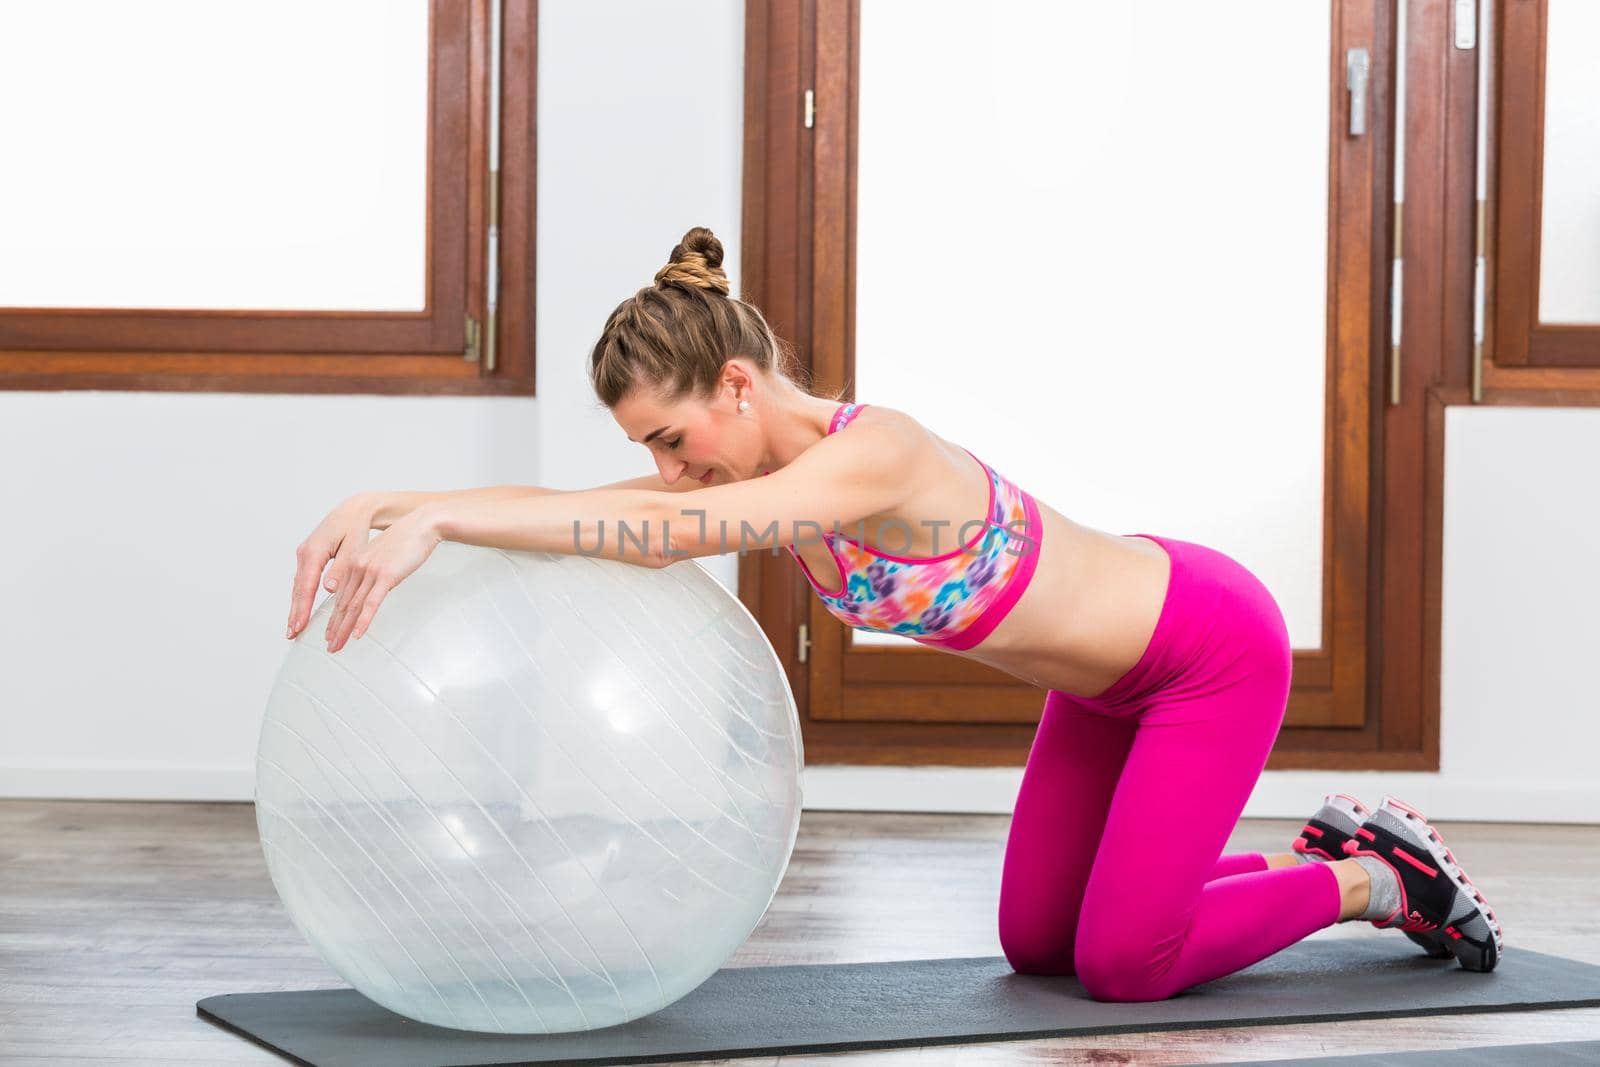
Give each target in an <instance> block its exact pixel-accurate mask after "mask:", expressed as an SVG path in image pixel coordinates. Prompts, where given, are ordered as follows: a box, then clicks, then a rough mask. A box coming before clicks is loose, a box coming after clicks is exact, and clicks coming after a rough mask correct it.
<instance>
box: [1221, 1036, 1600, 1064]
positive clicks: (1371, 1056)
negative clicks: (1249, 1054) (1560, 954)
mask: <svg viewBox="0 0 1600 1067" xmlns="http://www.w3.org/2000/svg"><path fill="white" fill-rule="evenodd" d="M1243 1062H1244V1061H1240V1062H1239V1063H1237V1064H1232V1065H1227V1067H1243ZM1436 1063H1448V1064H1451V1065H1452V1067H1456V1065H1459V1067H1546V1065H1547V1064H1548V1065H1552V1067H1565V1065H1566V1064H1569V1063H1570V1064H1578V1063H1600V1041H1553V1042H1551V1043H1550V1044H1547V1045H1484V1046H1480V1047H1478V1048H1442V1049H1429V1050H1426V1051H1421V1052H1369V1053H1367V1054H1366V1055H1363V1056H1318V1057H1316V1058H1315V1059H1294V1060H1253V1061H1251V1063H1250V1067H1288V1065H1290V1064H1293V1065H1294V1067H1307V1065H1310V1067H1318V1065H1326V1067H1429V1065H1430V1064H1436Z"/></svg>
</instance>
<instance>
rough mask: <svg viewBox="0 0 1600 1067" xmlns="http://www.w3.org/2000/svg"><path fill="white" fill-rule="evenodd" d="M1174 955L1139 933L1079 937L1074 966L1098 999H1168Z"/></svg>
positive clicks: (1171, 990) (1088, 989)
mask: <svg viewBox="0 0 1600 1067" xmlns="http://www.w3.org/2000/svg"><path fill="white" fill-rule="evenodd" d="M1172 964H1173V956H1172V954H1171V953H1168V952H1164V951H1162V950H1161V949H1160V948H1159V947H1158V946H1157V945H1156V943H1155V942H1153V941H1149V940H1146V939H1142V938H1136V937H1084V938H1080V939H1079V940H1078V944H1077V948H1076V952H1075V953H1074V956H1073V969H1074V972H1075V973H1076V974H1077V976H1078V981H1079V982H1080V983H1081V984H1082V985H1083V989H1084V992H1086V993H1088V994H1089V996H1090V997H1092V998H1094V999H1095V1000H1104V1001H1116V1002H1134V1001H1146V1000H1165V999H1166V998H1167V997H1170V996H1172V995H1173V994H1174V993H1176V992H1178V991H1177V990H1176V989H1173V988H1171V982H1170V974H1171V971H1172Z"/></svg>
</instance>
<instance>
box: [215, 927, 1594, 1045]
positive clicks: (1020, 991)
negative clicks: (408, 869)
mask: <svg viewBox="0 0 1600 1067" xmlns="http://www.w3.org/2000/svg"><path fill="white" fill-rule="evenodd" d="M1595 1004H1600V967H1595V966H1592V965H1590V964H1586V963H1579V962H1577V961H1575V960H1568V959H1563V958H1561V957H1559V956H1547V955H1544V954H1543V953H1538V952H1527V951H1524V950H1522V949H1514V950H1513V951H1511V952H1508V953H1506V955H1505V958H1504V959H1502V960H1501V961H1500V966H1499V967H1498V968H1497V969H1496V970H1494V971H1493V972H1491V973H1489V974H1474V973H1471V972H1469V971H1464V970H1462V969H1461V968H1460V967H1459V966H1457V965H1456V963H1455V962H1454V961H1453V960H1430V959H1428V958H1427V957H1426V956H1423V955H1422V954H1420V953H1419V952H1417V951H1415V950H1414V949H1413V947H1412V946H1411V945H1410V944H1409V943H1406V942H1404V941H1402V940H1401V939H1400V938H1389V937H1372V938H1359V939H1328V940H1312V941H1302V942H1300V943H1299V944H1297V945H1293V946H1291V947H1290V948H1288V949H1286V950H1285V951H1283V952H1280V953H1278V954H1277V955H1275V956H1272V957H1270V958H1269V959H1266V960H1263V961H1262V962H1260V963H1258V964H1256V965H1255V966H1253V967H1250V968H1248V969H1246V970H1244V971H1240V972H1239V973H1238V974H1233V975H1229V976H1228V977H1226V978H1222V979H1219V980H1217V981H1215V982H1210V983H1207V984H1206V985H1203V986H1199V987H1197V988H1195V989H1192V990H1189V991H1188V992H1186V993H1183V994H1180V995H1179V996H1176V997H1173V998H1172V999H1170V1000H1164V1001H1156V1002H1153V1003H1148V1004H1101V1003H1097V1002H1095V1001H1093V1000H1090V999H1089V998H1088V997H1087V996H1086V995H1085V994H1084V992H1083V990H1082V988H1081V987H1080V986H1079V985H1078V982H1077V980H1076V979H1074V978H1068V977H1042V976H1037V975H1019V974H1014V973H1013V972H1012V970H1011V968H1010V967H1009V966H1008V965H1007V964H1006V961H1005V960H1004V958H1002V957H999V956H993V957H981V958H976V959H943V960H905V961H899V962H893V963H847V964H825V965H813V966H789V967H725V968H723V969H722V970H720V971H718V972H717V973H716V974H714V975H712V976H711V977H710V978H709V979H707V980H706V982H705V984H704V985H702V986H700V988H698V989H696V990H695V991H694V992H693V993H690V994H689V995H688V996H686V997H684V998H683V999H682V1000H679V1001H678V1002H677V1003H675V1004H671V1005H668V1006H667V1007H666V1008H664V1009H662V1010H661V1011H659V1012H656V1013H655V1014H654V1015H648V1016H646V1017H644V1018H642V1019H636V1020H634V1021H633V1022H631V1023H626V1024H624V1025H622V1026H614V1027H610V1028H608V1029H605V1030H591V1031H588V1032H586V1033H573V1034H548V1035H507V1034H476V1033H466V1032H463V1031H459V1030H449V1029H444V1028H441V1027H436V1026H429V1025H426V1024H423V1023H417V1022H412V1021H411V1020H409V1019H406V1018H404V1017H402V1016H399V1015H395V1014H394V1013H393V1012H390V1011H387V1010H385V1009H383V1008H380V1007H378V1006H377V1005H376V1004H374V1003H373V1002H371V1001H369V1000H367V999H366V998H365V997H363V996H362V995H361V994H360V993H357V992H356V991H355V990H353V989H329V990H316V991H310V992H285V993H235V994H229V995H224V996H215V997H207V998H206V999H205V1000H202V1001H200V1002H199V1004H197V1005H196V1010H197V1011H198V1012H199V1013H200V1015H202V1016H204V1017H206V1018H209V1019H211V1020H213V1021H215V1022H217V1023H220V1024H221V1025H223V1026H225V1027H227V1028H229V1029H231V1030H234V1031H236V1032H237V1033H239V1034H242V1035H244V1036H246V1037H249V1038H252V1039H254V1040H255V1041H258V1042H260V1043H261V1044H263V1045H266V1046H268V1047H270V1048H273V1049H276V1050H277V1051H279V1052H282V1053H284V1054H286V1055H288V1056H291V1057H293V1058H295V1059H297V1060H299V1061H300V1062H302V1063H308V1064H312V1065H314V1067H424V1065H426V1067H438V1065H440V1064H452V1065H472V1067H482V1065H489V1064H494V1065H503V1064H545V1063H578V1064H617V1063H650V1062H660V1061H664V1060H676V1059H710V1058H715V1057H732V1056H756V1055H760V1056H781V1055H787V1054H790V1053H798V1052H845V1051H851V1050H855V1049H869V1048H892V1047H895V1046H904V1045H947V1044H969V1043H979V1042H988V1041H1019V1040H1023V1039H1027V1038H1038V1037H1055V1036H1059V1035H1063V1034H1104V1033H1117V1032H1129V1031H1133V1032H1139V1031H1156V1030H1182V1029H1195V1028H1203V1027H1219V1026H1251V1025H1265V1024H1273V1023H1284V1022H1306V1023H1313V1022H1327V1021H1331V1020H1338V1019H1353V1018H1379V1017H1382V1016H1385V1015H1416V1014H1420V1013H1427V1014H1440V1013H1448V1012H1475V1011H1516V1010H1527V1009H1530V1008H1551V1007H1579V1006H1587V1005H1595Z"/></svg>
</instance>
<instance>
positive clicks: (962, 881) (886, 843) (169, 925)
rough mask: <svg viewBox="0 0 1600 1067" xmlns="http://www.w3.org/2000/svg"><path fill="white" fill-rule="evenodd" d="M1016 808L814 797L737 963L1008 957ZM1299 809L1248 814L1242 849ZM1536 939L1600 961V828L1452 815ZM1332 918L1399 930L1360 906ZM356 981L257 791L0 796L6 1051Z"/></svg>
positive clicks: (1472, 866) (1240, 1052)
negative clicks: (270, 842) (326, 949)
mask: <svg viewBox="0 0 1600 1067" xmlns="http://www.w3.org/2000/svg"><path fill="white" fill-rule="evenodd" d="M1006 826H1007V819H1006V818H1005V817H1000V816H948V815H860V814H808V815H807V816H806V817H805V819H804V821H803V824H802V826H801V830H800V840H799V844H798V847H797V848H796V850H795V854H794V860H793V862H792V863H791V864H790V867H789V871H788V875H787V877H786V878H785V880H784V883H783V887H782V889H781V890H780V892H779V894H778V898H777V900H776V901H775V902H774V903H773V906H772V908H771V910H770V911H769V912H768V913H767V916H766V918H765V919H764V920H763V921H762V923H761V926H760V927H759V928H758V929H757V930H756V932H755V934H754V935H753V936H752V937H751V939H750V941H749V942H748V943H747V944H746V946H745V947H744V948H743V949H742V950H741V951H740V952H739V954H738V955H737V956H736V957H734V959H733V961H732V962H733V963H734V964H767V963H819V962H852V961H867V960H885V959H910V958H927V957H936V956H975V955H993V954H998V953H999V951H1000V948H999V943H998V940H997V938H996V934H995V901H996V899H997V896H998V890H999V877H1000V859H1001V854H1002V851H1003V848H1004V843H1005V833H1006ZM1297 828H1298V824H1290V823H1287V822H1273V821H1251V822H1247V823H1245V824H1243V825H1241V827H1240V828H1239V830H1238V831H1237V833H1236V834H1235V835H1234V843H1233V848H1234V849H1235V850H1266V851H1276V850H1281V849H1282V848H1283V846H1284V845H1285V843H1286V842H1287V841H1289V840H1290V838H1292V837H1293V834H1294V831H1295V830H1296V829H1297ZM1445 832H1446V834H1447V836H1448V838H1449V841H1450V844H1451V847H1452V848H1453V849H1454V850H1455V852H1456V854H1457V855H1459V856H1460V857H1461V858H1462V861H1463V862H1464V863H1465V864H1466V865H1467V867H1468V869H1469V870H1471V872H1472V874H1473V877H1474V879H1476V881H1477V882H1478V884H1479V886H1480V887H1481V888H1482V889H1483V890H1484V892H1485V894H1486V895H1487V896H1488V898H1489V899H1490V901H1491V902H1493V903H1494V905H1495V908H1496V911H1497V912H1498V914H1499V915H1500V916H1501V918H1502V919H1503V920H1504V922H1505V924H1506V927H1507V931H1508V933H1507V941H1508V945H1509V946H1510V951H1515V950H1516V949H1517V948H1520V947H1525V948H1531V949H1538V950H1541V951H1545V952H1554V953H1560V954H1563V955H1567V956H1571V957H1574V958H1577V959H1580V960H1585V961H1587V962H1590V963H1595V964H1600V907H1597V906H1596V905H1597V904H1600V891H1597V889H1596V886H1597V885H1600V827H1554V826H1519V825H1506V824H1455V825H1446V826H1445ZM1319 936H1335V937H1399V936H1400V935H1399V934H1396V933H1393V932H1390V933H1381V932H1379V931H1375V930H1372V929H1371V928H1370V927H1367V926H1365V925H1364V924H1348V925H1345V926H1341V927H1338V928H1335V929H1334V930H1330V931H1325V932H1324V933H1323V934H1321V935H1319ZM339 984H341V983H340V982H339V981H338V979H337V978H335V976H334V975H333V974H332V972H330V971H329V970H328V969H327V968H326V967H324V966H323V965H322V963H321V962H320V961H319V960H318V959H317V958H316V957H315V956H314V955H313V954H312V952H311V950H310V948H308V947H307V946H306V944H305V943H304V942H303V941H302V940H301V938H300V936H299V934H298V933H297V932H296V931H295V929H294V927H293V926H291V925H290V923H289V920H288V918H287V916H286V915H285V914H284V912H283V909H282V908H281V907H280V906H279V904H278V901H277V897H276V896H275V895H274V893H273V890H272V885H271V883H270V882H269V881H268V878H267V873H266V868H265V866H264V864H263V862H262V858H261V853H260V849H259V847H258V846H257V844H256V835H255V820H254V813H253V810H252V809H251V808H250V807H249V806H248V805H243V804H129V803H93V802H76V801H74V802H61V801H0V1064H5V1065H6V1067H18V1065H22V1064H53V1065H57V1067H59V1065H60V1064H63V1063H74V1064H96V1065H101V1064H110V1063H119V1064H132V1063H141V1064H196V1063H198V1064H208V1065H209V1064H245V1063H254V1064H271V1063H282V1062H284V1061H283V1060H282V1059H280V1058H279V1057H277V1056H275V1055H274V1054H272V1053H270V1052H267V1051H265V1050H262V1049H260V1048H258V1047H256V1046H253V1045H251V1044H248V1043H246V1042H245V1041H243V1040H241V1039H240V1038H237V1037H235V1036H233V1035H232V1034H229V1033H227V1032H225V1031H223V1030H221V1029H219V1028H217V1027H214V1026H212V1025H211V1024H209V1023H207V1022H205V1021H203V1020H201V1019H199V1018H197V1017H196V1016H195V1012H194V1003H195V1001H196V1000H198V999H200V998H202V997H205V996H209V995H212V994H215V993H232V992H247V991H257V990H275V989H296V988H314V987H318V986H336V985H339ZM1579 1038H1600V1009H1575V1010H1566V1011H1545V1012H1520V1013H1506V1014H1484V1015H1451V1016H1445V1017H1442V1018H1427V1017H1417V1018H1407V1019H1386V1020H1383V1021H1381V1022H1357V1023H1353V1024H1350V1025H1346V1026H1343V1027H1339V1028H1328V1027H1318V1028H1314V1029H1310V1030H1309V1031H1308V1029H1307V1028H1305V1027H1300V1026H1292V1025H1289V1026H1272V1027H1246V1028H1240V1029H1230V1030H1203V1031H1189V1032H1186V1033H1185V1032H1179V1033H1156V1034H1137V1035H1116V1036H1099V1037H1081V1038H1064V1039H1055V1040H1049V1041H1030V1042H1010V1043H1001V1044H991V1045H971V1046H941V1047H933V1048H927V1049H907V1050H901V1051H888V1052H877V1053H872V1052H867V1053H846V1054H839V1055H828V1056H788V1057H783V1058H781V1059H773V1058H772V1057H766V1058H753V1059H745V1060H729V1061H716V1062H721V1063H733V1064H742V1065H752V1067H769V1065H774V1064H783V1065H785V1067H794V1065H798V1064H822V1063H842V1062H848V1063H850V1064H852V1065H853V1064H855V1063H863V1064H872V1065H879V1064H906V1063H915V1064H927V1065H933V1064H946V1063H961V1064H968V1063H971V1064H998V1063H1007V1064H1010V1063H1131V1064H1148V1063H1204V1062H1215V1061H1218V1060H1247V1059H1266V1058H1281V1057H1290V1056H1304V1055H1313V1054H1320V1055H1328V1054H1339V1053H1355V1052H1364V1051H1365V1052H1371V1051H1381V1050H1391V1049H1425V1048H1457V1047H1463V1046H1472V1045H1494V1044H1510V1043H1526V1042H1546V1041H1563V1040H1575V1039H1579Z"/></svg>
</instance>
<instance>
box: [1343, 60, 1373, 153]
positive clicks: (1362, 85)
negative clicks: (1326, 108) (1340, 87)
mask: <svg viewBox="0 0 1600 1067" xmlns="http://www.w3.org/2000/svg"><path fill="white" fill-rule="evenodd" d="M1367 65H1368V61H1367V50H1366V49H1365V48H1351V49H1347V50H1346V51H1345V54H1344V87H1345V90H1346V91H1347V92H1348V93H1349V94H1350V136H1351V137H1360V136H1362V135H1363V134H1365V133H1366V132H1367Z"/></svg>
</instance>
